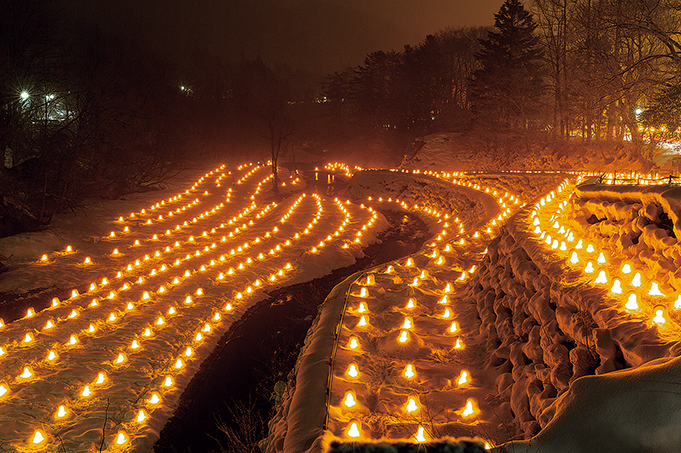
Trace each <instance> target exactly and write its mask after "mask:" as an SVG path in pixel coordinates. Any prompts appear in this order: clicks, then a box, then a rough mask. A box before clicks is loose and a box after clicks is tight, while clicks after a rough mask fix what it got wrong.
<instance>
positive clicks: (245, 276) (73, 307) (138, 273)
mask: <svg viewBox="0 0 681 453" xmlns="http://www.w3.org/2000/svg"><path fill="white" fill-rule="evenodd" d="M270 179H271V176H270V175H269V170H268V168H267V167H266V166H264V167H263V166H261V165H255V164H247V165H244V166H241V167H239V168H234V169H228V168H225V167H219V168H217V169H214V170H212V171H210V172H208V173H206V174H205V175H203V176H201V177H200V178H198V179H196V180H195V181H194V182H193V184H192V183H189V184H186V185H184V186H183V187H182V188H181V189H180V190H172V189H169V190H166V191H164V192H161V193H154V194H146V195H144V196H139V197H136V199H135V200H132V201H128V202H124V203H122V205H123V206H122V207H121V203H112V204H111V206H110V207H106V206H101V207H100V209H99V210H98V211H97V212H96V215H95V216H92V217H90V218H88V222H89V223H90V226H91V228H90V229H88V228H86V227H85V226H83V227H82V228H75V229H74V230H70V228H71V227H72V226H73V224H74V222H77V221H76V220H74V219H73V218H70V219H69V218H66V219H58V220H57V222H56V224H55V229H53V230H50V231H47V232H43V233H30V234H26V235H19V236H15V237H10V238H5V239H3V240H1V241H0V253H1V254H2V255H4V256H11V260H9V261H7V264H8V267H9V268H10V270H9V271H8V272H6V273H4V274H2V275H1V276H0V285H1V287H2V289H3V291H4V292H8V291H13V292H15V293H20V292H25V291H27V290H35V289H37V288H42V287H44V286H50V285H57V286H58V287H63V288H69V289H72V291H71V293H70V294H71V296H70V297H69V298H68V299H66V300H57V299H55V300H53V301H52V302H49V301H48V308H46V309H43V310H33V309H29V310H27V313H26V314H25V315H24V316H23V318H21V319H19V320H16V321H14V322H7V323H6V324H3V325H2V327H0V332H1V334H2V337H1V340H0V364H1V365H2V372H1V373H0V408H1V409H0V439H1V440H2V443H0V451H24V450H26V451H33V450H34V449H36V448H37V449H40V450H41V451H58V450H60V451H61V450H63V449H65V450H66V451H99V450H100V449H102V450H105V451H129V450H138V451H148V450H150V449H151V445H153V442H154V441H155V439H156V438H157V436H158V433H159V432H160V430H161V428H162V427H163V424H164V422H165V420H166V419H167V418H168V416H169V415H171V413H172V411H173V409H174V406H175V404H176V402H177V401H178V398H179V395H180V394H181V392H182V389H183V388H184V387H185V386H186V384H187V383H188V381H189V379H190V378H191V377H192V375H193V374H194V373H195V372H196V370H197V369H198V366H199V364H200V363H201V360H203V359H204V358H205V357H206V356H207V355H208V354H209V352H210V350H211V349H212V347H213V345H214V343H215V342H216V341H217V339H218V338H219V337H220V336H221V334H222V333H224V332H225V331H226V330H227V329H228V328H229V326H230V325H231V323H232V322H233V321H234V320H236V319H238V318H239V317H240V316H241V315H242V314H243V313H244V312H245V311H246V309H247V308H248V307H250V306H251V305H253V304H254V303H255V302H257V301H258V300H259V299H262V298H263V297H265V294H264V290H267V289H268V288H272V287H274V286H277V285H281V284H286V285H288V284H291V283H295V282H300V281H307V280H309V279H311V278H314V277H318V276H322V275H325V274H326V273H328V272H329V271H330V270H332V269H333V268H336V267H340V266H346V265H349V264H352V263H354V261H355V258H356V257H357V256H359V254H361V248H362V247H364V246H366V245H367V244H368V243H370V242H371V241H373V240H374V238H375V236H376V234H377V233H378V232H379V231H381V229H382V228H383V227H384V225H385V221H384V219H383V218H382V217H381V216H379V215H378V214H377V213H375V212H373V211H372V210H371V209H370V208H367V207H363V206H358V205H356V204H352V203H349V202H346V201H345V200H339V199H333V198H322V197H320V196H318V195H316V194H313V193H305V192H304V191H303V190H300V191H296V192H295V193H293V194H292V195H291V196H289V197H286V198H284V199H283V201H281V202H278V203H275V202H273V201H271V199H267V198H266V197H268V196H269V195H268V191H269V190H270V189H269V188H270V185H271V183H270ZM287 182H288V188H289V189H296V184H292V183H293V181H287ZM297 184H301V183H300V182H298V183H297ZM132 206H134V207H132ZM109 209H111V210H113V211H115V215H113V214H114V212H111V210H109ZM67 217H68V216H67ZM70 232H71V236H70V237H69V233H70ZM67 238H68V240H69V241H68V242H67V241H66V239H67ZM74 238H75V239H76V240H75V241H74V242H71V240H72V239H74ZM68 246H71V248H70V249H67V247H68ZM36 252H37V253H36Z"/></svg>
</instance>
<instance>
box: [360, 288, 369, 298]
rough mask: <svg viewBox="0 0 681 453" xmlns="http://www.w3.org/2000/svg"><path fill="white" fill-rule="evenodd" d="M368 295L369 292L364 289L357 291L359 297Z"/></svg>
mask: <svg viewBox="0 0 681 453" xmlns="http://www.w3.org/2000/svg"><path fill="white" fill-rule="evenodd" d="M368 295H369V291H367V289H366V288H365V287H362V288H361V289H360V291H359V297H367V296H368Z"/></svg>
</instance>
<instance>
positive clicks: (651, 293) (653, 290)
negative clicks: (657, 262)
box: [648, 282, 664, 296]
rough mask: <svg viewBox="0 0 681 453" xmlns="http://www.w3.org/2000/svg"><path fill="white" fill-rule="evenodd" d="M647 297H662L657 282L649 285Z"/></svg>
mask: <svg viewBox="0 0 681 453" xmlns="http://www.w3.org/2000/svg"><path fill="white" fill-rule="evenodd" d="M648 295H649V296H664V294H662V291H660V288H659V287H658V286H657V282H653V283H651V285H650V291H648Z"/></svg>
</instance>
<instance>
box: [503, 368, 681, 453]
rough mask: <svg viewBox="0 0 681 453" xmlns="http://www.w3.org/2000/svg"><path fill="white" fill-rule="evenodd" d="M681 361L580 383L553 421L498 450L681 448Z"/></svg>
mask: <svg viewBox="0 0 681 453" xmlns="http://www.w3.org/2000/svg"><path fill="white" fill-rule="evenodd" d="M680 373H681V357H677V358H674V359H658V360H653V361H651V362H649V363H647V364H645V365H643V366H640V367H638V368H636V369H632V370H623V371H617V372H613V373H609V374H606V375H603V376H585V377H582V378H580V379H577V380H576V381H575V382H574V383H573V384H572V385H571V386H570V390H569V391H567V392H566V393H564V394H563V395H561V396H560V397H559V398H558V400H557V401H556V403H555V404H554V405H553V406H552V409H551V412H553V413H554V414H555V415H554V416H553V419H552V420H551V422H550V423H549V424H548V425H547V426H546V427H545V428H544V429H543V430H542V431H541V432H540V433H539V434H538V435H537V436H536V437H534V438H532V439H531V440H528V441H518V442H511V443H509V444H507V445H505V446H504V447H501V448H499V449H495V450H494V451H496V452H508V453H535V452H537V453H568V452H570V453H587V452H593V451H598V452H600V453H629V452H631V453H633V452H641V451H649V452H652V451H660V452H662V451H664V452H673V451H678V450H679V446H680V445H681V430H679V426H680V425H681V416H680V414H679V410H678V408H679V406H681V394H680V393H679V391H678V386H679V382H678V376H679V374H680Z"/></svg>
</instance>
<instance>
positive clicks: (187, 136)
mask: <svg viewBox="0 0 681 453" xmlns="http://www.w3.org/2000/svg"><path fill="white" fill-rule="evenodd" d="M0 11H1V13H0V158H1V159H2V165H0V237H2V236H6V235H10V234H15V233H17V232H22V231H31V230H36V229H38V228H40V227H41V226H42V225H45V224H48V223H49V222H50V221H51V219H52V217H53V216H54V214H55V213H57V212H63V211H65V210H78V209H81V208H82V207H83V201H84V200H85V199H86V198H90V197H108V198H117V197H120V196H121V195H123V194H126V193H130V192H135V191H144V190H150V189H153V188H154V187H157V186H158V184H159V183H162V182H163V181H165V180H167V179H168V178H170V177H172V176H174V175H176V174H177V173H178V172H179V171H181V170H183V169H184V168H187V166H188V165H202V166H205V161H206V160H220V161H224V160H225V159H229V158H230V157H233V158H234V159H238V158H239V156H249V157H251V158H252V157H253V156H254V154H255V156H257V158H261V155H260V154H261V153H260V152H259V151H260V148H263V147H264V139H263V138H262V137H260V135H261V134H260V132H259V131H260V130H261V129H264V124H263V123H264V120H263V118H261V117H262V116H263V115H262V108H263V105H266V104H267V102H268V101H269V100H271V98H273V97H276V98H277V99H281V98H282V96H299V97H300V96H303V94H302V93H301V91H300V90H299V91H296V88H295V87H293V86H292V85H290V84H287V83H288V81H290V80H296V78H297V77H298V78H303V77H302V76H301V75H300V74H298V73H296V72H295V71H291V70H289V69H288V68H279V69H278V71H276V72H275V71H273V70H272V69H270V68H268V67H267V66H266V65H265V64H264V63H263V62H262V61H260V59H258V58H256V59H254V60H248V59H245V58H242V59H241V61H237V62H232V63H231V64H229V63H227V62H224V61H222V60H220V59H219V58H217V57H215V56H210V55H197V56H196V58H195V60H194V61H190V63H189V64H186V65H182V64H178V63H177V61H176V60H173V58H170V57H169V56H167V55H159V54H158V53H155V52H153V51H152V50H151V49H148V48H145V47H144V46H143V43H139V42H133V41H131V40H128V39H126V37H125V36H124V35H123V33H120V34H113V33H109V32H107V31H103V30H102V29H101V28H100V27H99V26H97V25H96V24H93V23H90V22H88V21H87V20H82V18H81V19H74V17H73V16H74V15H73V14H72V12H70V11H69V10H68V9H66V8H62V7H61V6H60V2H59V1H58V0H55V1H43V0H22V1H19V2H18V1H14V0H0ZM303 91H304V90H303ZM254 148H256V149H254ZM237 154H238V155H237ZM263 156H265V157H266V156H267V154H264V155H263Z"/></svg>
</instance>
